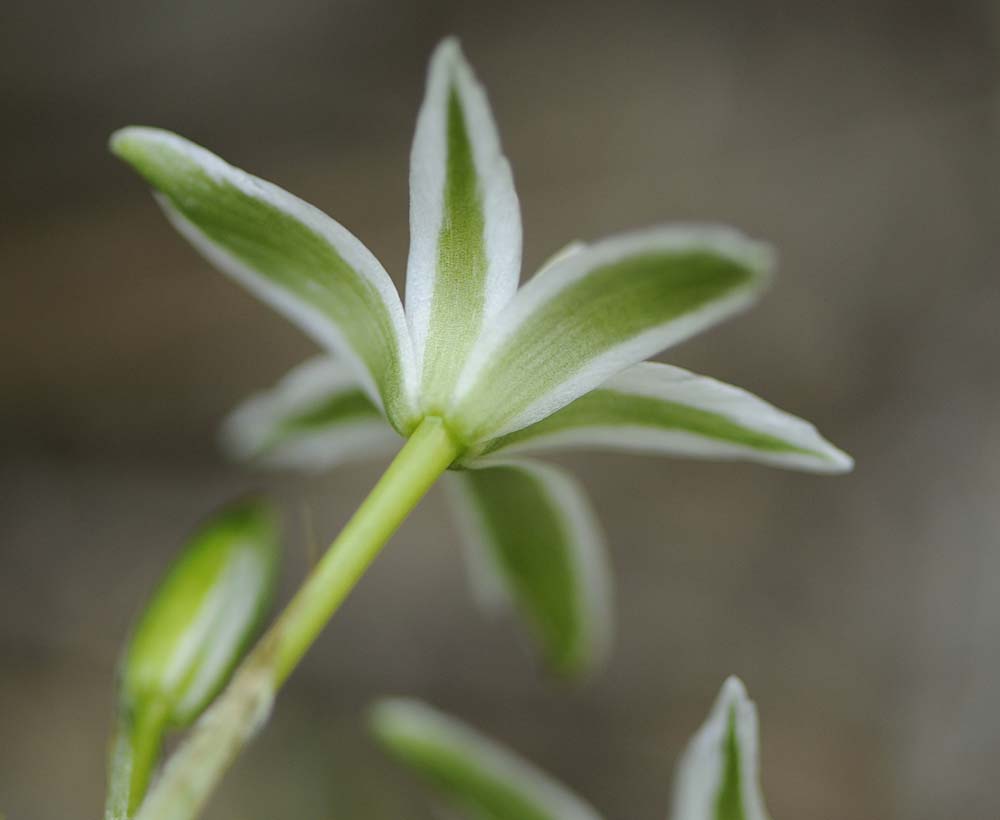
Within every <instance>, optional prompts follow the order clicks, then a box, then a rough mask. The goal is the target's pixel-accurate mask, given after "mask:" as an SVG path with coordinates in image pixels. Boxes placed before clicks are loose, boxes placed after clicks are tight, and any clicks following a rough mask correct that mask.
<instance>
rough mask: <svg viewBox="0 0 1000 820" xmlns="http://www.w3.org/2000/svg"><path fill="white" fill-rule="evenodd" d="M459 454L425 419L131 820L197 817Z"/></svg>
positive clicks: (441, 428) (438, 425)
mask: <svg viewBox="0 0 1000 820" xmlns="http://www.w3.org/2000/svg"><path fill="white" fill-rule="evenodd" d="M460 452H461V448H460V447H459V445H458V444H457V442H456V441H455V439H454V438H453V437H452V436H451V434H450V433H449V432H448V430H447V428H446V427H445V425H444V423H443V422H442V421H441V419H439V418H433V417H428V418H425V419H424V420H423V421H422V422H421V423H420V426H419V427H417V429H416V430H415V431H414V433H413V435H411V436H410V439H409V441H407V443H406V444H405V445H404V447H403V449H402V450H400V451H399V454H398V455H397V456H396V458H395V459H394V460H393V462H392V464H391V465H389V469H388V470H386V472H385V474H384V475H383V476H382V478H381V479H380V480H379V482H378V483H377V484H376V485H375V487H374V488H373V489H372V491H371V493H370V494H369V496H368V498H366V499H365V501H364V503H363V504H362V505H361V506H360V507H359V508H358V510H357V512H356V513H355V514H354V516H353V517H352V518H351V520H350V521H349V522H348V523H347V526H346V527H344V529H343V530H342V531H341V533H340V535H338V536H337V539H336V540H335V541H334V542H333V543H332V544H331V545H330V548H329V549H328V550H327V552H326V554H325V555H324V556H323V558H322V559H321V560H320V562H319V563H318V564H317V565H316V567H315V569H314V570H313V571H312V573H311V574H310V576H309V577H308V578H307V579H306V582H305V583H304V584H303V585H302V587H301V588H300V589H299V591H298V592H297V593H296V594H295V596H294V597H293V598H292V600H291V601H290V602H289V604H288V606H287V607H286V608H285V610H284V612H282V614H281V615H280V616H279V617H278V619H277V621H275V623H274V625H273V626H272V627H271V628H270V629H269V630H268V631H267V633H266V634H265V635H264V636H263V637H262V638H261V639H260V641H258V643H257V645H256V646H255V647H254V649H253V650H252V651H251V652H250V654H249V655H247V657H246V659H245V660H244V661H243V663H241V664H240V667H239V669H238V670H237V672H236V674H235V676H234V677H233V680H232V682H231V683H230V684H229V686H227V687H226V689H225V691H224V692H223V693H222V694H221V695H220V696H219V697H218V698H217V699H216V701H215V702H214V703H213V704H212V706H211V707H209V709H208V711H206V712H205V714H204V715H203V716H202V717H201V719H200V720H199V721H198V723H197V725H196V726H195V728H194V729H193V731H192V733H191V735H190V736H189V737H188V738H187V740H185V742H184V743H183V744H182V745H181V746H180V748H178V750H177V752H176V753H175V754H174V755H173V757H172V758H171V759H170V761H169V762H168V764H167V766H166V767H165V768H164V771H163V775H162V777H161V778H160V780H159V781H158V782H157V783H156V784H155V785H154V786H153V789H152V790H151V791H150V793H149V797H148V798H147V799H146V801H145V802H144V803H143V804H142V808H141V810H140V812H139V814H138V815H137V818H136V820H191V818H194V817H195V816H197V814H198V812H199V810H200V809H201V807H202V806H203V805H204V803H205V801H206V800H207V799H208V797H209V795H210V794H211V792H212V789H213V788H214V787H215V785H216V783H217V782H218V781H219V779H220V778H221V777H222V775H223V773H224V772H225V770H226V769H227V768H228V767H229V764H230V763H231V762H232V761H233V759H235V757H236V755H237V754H238V752H239V751H240V749H241V748H242V747H243V746H244V745H245V744H246V743H247V741H248V740H249V739H250V738H251V737H252V736H253V734H254V733H255V732H256V730H257V729H258V728H259V727H260V726H262V725H263V723H264V722H265V721H266V719H267V716H268V714H269V713H270V708H271V704H272V702H273V700H274V695H275V693H276V692H277V690H278V688H279V687H280V686H281V684H282V683H284V682H285V680H286V679H287V678H288V676H289V675H290V674H291V673H292V671H293V670H294V669H295V667H296V666H297V665H298V663H299V661H300V660H302V657H303V655H305V653H306V651H307V650H308V649H309V647H310V646H311V645H312V643H313V641H315V640H316V638H317V637H318V636H319V634H320V632H321V631H322V630H323V627H324V626H325V625H326V623H327V622H328V621H329V620H330V618H331V617H332V616H333V614H334V612H336V611H337V608H338V607H339V606H340V604H341V603H342V602H343V601H344V599H345V598H346V597H347V595H348V593H349V592H350V591H351V590H352V589H353V588H354V586H355V585H356V584H357V582H358V581H359V580H360V579H361V576H362V575H364V573H365V570H367V569H368V567H369V565H370V564H371V562H372V561H373V560H374V559H375V556H376V555H378V553H379V551H380V550H381V549H382V547H383V546H384V545H385V543H386V541H388V540H389V538H390V537H391V536H392V534H393V533H394V532H395V531H396V529H397V528H398V527H399V525H400V524H401V523H402V522H403V520H404V519H405V518H406V516H407V515H409V513H410V511H411V510H413V508H414V507H416V505H417V503H418V502H419V501H420V499H421V498H423V496H424V495H425V494H426V493H427V491H428V490H429V489H430V488H431V486H432V485H433V484H434V482H435V481H436V480H437V479H438V477H440V475H441V474H442V473H443V472H444V471H445V470H446V469H447V468H448V466H449V465H450V464H451V463H452V462H453V461H454V460H455V459H456V458H457V457H458V455H459V454H460Z"/></svg>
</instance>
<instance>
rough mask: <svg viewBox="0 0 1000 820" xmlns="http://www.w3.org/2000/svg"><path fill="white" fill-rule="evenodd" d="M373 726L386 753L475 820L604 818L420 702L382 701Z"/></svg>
mask: <svg viewBox="0 0 1000 820" xmlns="http://www.w3.org/2000/svg"><path fill="white" fill-rule="evenodd" d="M372 730H373V731H374V733H375V737H376V738H377V739H378V740H379V742H380V743H381V744H382V745H383V747H384V748H385V749H386V751H388V752H389V753H390V754H391V755H393V757H395V758H396V759H397V760H398V761H400V762H401V763H403V764H404V765H406V766H408V767H409V768H410V769H412V770H413V771H414V772H415V773H416V774H417V775H419V776H420V777H421V778H423V779H424V780H425V781H426V782H427V783H428V784H429V785H430V786H432V787H433V788H434V789H436V790H437V791H438V792H439V793H440V794H441V796H442V797H444V798H445V799H446V800H447V801H448V802H449V803H451V804H452V805H453V806H454V808H455V809H456V810H457V811H460V812H461V813H462V815H463V816H465V817H468V818H470V820H599V815H598V814H597V812H596V811H594V809H592V808H591V807H590V806H588V805H587V804H586V803H584V802H583V801H582V800H580V798H578V797H576V796H575V795H574V794H572V793H571V792H570V791H568V790H567V789H566V788H565V787H564V786H562V785H561V784H560V783H557V782H556V781H555V780H553V779H552V778H550V777H549V776H548V775H546V774H544V773H543V772H541V771H539V770H538V769H536V768H535V767H534V766H533V765H532V764H531V763H529V762H528V761H526V760H524V759H523V758H521V757H519V756H518V755H516V754H514V753H513V752H512V751H510V750H509V749H507V748H505V747H503V746H501V745H499V744H497V743H495V742H494V741H492V740H490V739H489V738H487V737H485V736H483V735H482V734H480V733H479V732H477V731H475V730H474V729H472V728H470V727H468V726H466V725H465V724H463V723H460V722H459V721H457V720H455V719H454V718H451V717H448V716H447V715H444V714H442V713H441V712H439V711H437V710H435V709H432V708H431V707H430V706H427V705H426V704H423V703H420V702H419V701H414V700H405V699H390V700H383V701H381V702H379V703H378V704H377V705H376V706H375V708H374V710H373V712H372Z"/></svg>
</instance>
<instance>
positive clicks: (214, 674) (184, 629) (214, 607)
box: [121, 502, 279, 726]
mask: <svg viewBox="0 0 1000 820" xmlns="http://www.w3.org/2000/svg"><path fill="white" fill-rule="evenodd" d="M278 554H279V545H278V531H277V521H276V516H275V514H274V513H273V511H272V510H271V509H270V508H268V507H267V506H265V505H263V504H261V503H257V502H244V503H241V504H237V505H235V506H233V507H230V508H228V509H226V510H224V511H223V512H221V513H220V514H218V515H217V516H215V517H214V518H212V519H211V520H210V521H209V522H208V523H207V524H206V525H205V526H204V527H202V529H201V530H199V531H198V532H197V533H195V535H194V536H193V537H192V538H191V540H190V541H189V542H188V544H187V546H186V547H185V548H184V550H183V551H182V552H181V554H180V555H179V556H178V557H177V559H176V560H175V561H174V563H173V565H172V566H171V567H170V570H169V571H168V572H167V575H166V577H165V578H164V579H163V581H162V582H161V583H160V586H159V588H158V589H157V590H156V592H155V593H154V595H153V597H152V599H151V600H150V602H149V604H148V606H147V607H146V609H145V611H144V612H143V614H142V616H141V617H140V619H139V622H138V624H137V625H136V627H135V631H134V633H133V635H132V638H131V640H130V641H129V645H128V647H127V648H126V650H125V654H124V658H123V663H122V668H121V685H122V689H121V697H122V705H123V707H124V709H125V711H126V712H127V713H128V714H129V715H130V716H131V719H132V720H133V721H134V722H141V721H142V720H143V719H144V715H145V714H146V713H148V712H150V711H152V712H154V713H157V714H159V715H161V716H162V718H161V719H162V722H163V724H165V725H172V726H187V725H189V724H190V723H192V722H193V721H194V719H195V718H196V717H198V715H199V714H200V713H201V711H202V710H203V709H205V707H206V706H208V704H209V703H211V701H212V700H213V699H214V697H215V695H216V694H217V693H218V691H219V690H220V689H221V688H222V686H223V685H224V684H225V682H226V680H227V679H228V677H229V675H230V673H231V672H232V670H233V667H234V666H235V665H236V664H237V662H238V661H239V659H240V657H241V656H242V655H243V653H244V651H245V649H246V647H247V644H248V643H249V641H250V640H251V638H252V637H253V634H254V632H255V631H256V629H257V627H258V626H259V624H260V621H261V619H262V618H263V616H264V614H265V612H266V610H267V608H268V605H269V603H270V599H271V595H272V592H273V589H274V583H275V578H276V575H277V572H276V570H277V564H278Z"/></svg>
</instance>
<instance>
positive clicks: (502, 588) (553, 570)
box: [449, 461, 611, 675]
mask: <svg viewBox="0 0 1000 820" xmlns="http://www.w3.org/2000/svg"><path fill="white" fill-rule="evenodd" d="M449 478H450V483H451V486H452V488H453V493H452V495H453V496H454V501H455V508H456V512H457V515H458V519H459V524H460V527H461V530H462V532H463V535H464V537H465V541H466V544H467V547H468V557H469V568H470V575H471V578H472V581H473V588H474V589H475V590H476V591H477V592H478V597H479V600H480V603H481V604H482V605H483V606H484V608H486V609H488V610H494V611H495V610H497V609H498V608H505V607H511V606H512V607H513V608H514V609H515V610H516V611H517V612H518V613H519V614H520V615H521V616H522V617H523V618H524V619H525V620H526V621H527V623H528V625H529V626H530V627H531V629H532V630H533V632H534V633H535V634H536V636H537V637H538V639H539V641H540V642H541V644H542V647H543V652H544V655H545V658H546V661H547V663H548V664H549V665H550V667H551V668H552V669H553V670H554V671H556V672H557V673H560V674H564V675H572V674H578V673H581V672H584V671H586V670H588V669H590V668H592V667H593V666H595V665H597V664H599V663H600V662H601V661H602V660H603V658H604V656H605V654H606V651H607V648H608V644H609V638H610V633H611V604H610V600H611V578H610V575H611V573H610V569H609V566H608V560H607V556H606V553H605V547H604V540H603V537H602V534H601V529H600V525H599V524H598V522H597V520H596V518H595V516H594V514H593V511H592V510H591V507H590V504H589V502H588V500H587V497H586V495H585V494H584V492H583V489H582V488H581V487H580V485H579V484H578V483H577V482H576V481H575V480H574V479H573V478H572V477H571V476H570V475H568V474H567V473H565V472H564V471H563V470H560V469H558V468H556V467H551V466H548V465H544V464H537V463H534V462H530V461H522V462H510V463H505V464H500V465H497V466H492V467H487V468H483V469H473V470H466V471H461V472H455V473H452V474H451V475H450V477H449Z"/></svg>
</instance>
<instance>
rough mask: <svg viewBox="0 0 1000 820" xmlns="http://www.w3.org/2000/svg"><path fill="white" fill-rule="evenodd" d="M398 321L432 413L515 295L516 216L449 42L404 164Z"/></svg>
mask: <svg viewBox="0 0 1000 820" xmlns="http://www.w3.org/2000/svg"><path fill="white" fill-rule="evenodd" d="M410 231H411V237H410V257H409V263H408V266H407V275H406V313H407V317H408V318H409V320H410V325H411V327H412V329H413V340H414V348H415V352H416V361H417V367H418V370H419V372H420V373H421V382H422V385H423V387H422V391H421V392H422V396H423V409H424V411H425V412H428V413H440V411H441V409H442V408H443V407H444V406H445V405H446V404H447V403H448V402H449V401H450V399H451V393H452V388H453V387H454V384H455V380H456V379H457V378H458V373H459V371H460V369H461V367H462V365H463V363H464V361H465V357H466V354H467V353H468V351H469V349H470V348H471V347H472V345H473V344H474V343H475V341H476V339H477V338H478V337H479V333H480V329H481V328H482V327H483V325H484V323H485V322H487V321H488V320H489V319H490V318H492V317H493V316H494V315H495V314H496V313H497V312H498V311H499V310H500V309H501V308H502V307H504V305H506V304H507V302H508V301H509V300H510V298H511V297H512V296H513V295H514V291H515V289H516V288H517V280H518V275H519V273H520V266H521V214H520V209H519V207H518V202H517V194H516V193H515V192H514V183H513V180H512V178H511V172H510V166H509V164H508V163H507V160H506V158H505V157H504V156H503V154H502V153H501V150H500V140H499V138H498V136H497V131H496V126H495V125H494V123H493V115H492V114H491V113H490V108H489V103H488V102H487V100H486V94H485V92H484V91H483V88H482V86H480V84H479V83H478V82H477V80H476V78H475V76H474V75H473V73H472V69H471V68H470V67H469V65H468V63H466V61H465V59H464V57H463V56H462V51H461V49H460V48H459V45H458V42H457V41H455V40H453V39H449V40H445V41H444V42H443V43H441V45H440V46H438V48H437V51H436V52H435V53H434V57H433V58H432V59H431V65H430V70H429V73H428V79H427V95H426V97H425V99H424V104H423V107H422V108H421V110H420V116H419V118H418V120H417V131H416V135H415V137H414V141H413V152H412V156H411V162H410Z"/></svg>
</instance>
